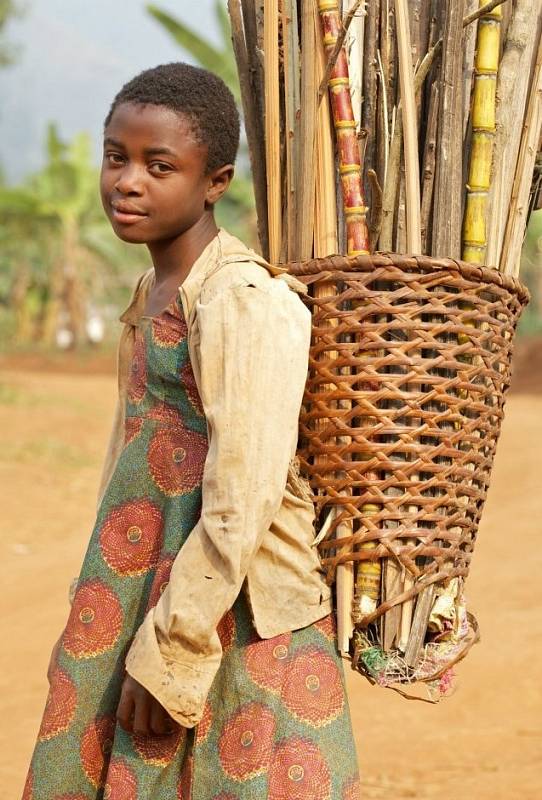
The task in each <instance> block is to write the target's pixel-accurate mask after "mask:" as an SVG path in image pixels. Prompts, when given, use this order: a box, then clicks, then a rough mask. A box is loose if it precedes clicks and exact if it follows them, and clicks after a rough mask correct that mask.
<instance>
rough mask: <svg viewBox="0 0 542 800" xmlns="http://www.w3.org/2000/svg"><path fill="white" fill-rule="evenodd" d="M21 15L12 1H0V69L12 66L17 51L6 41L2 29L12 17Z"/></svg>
mask: <svg viewBox="0 0 542 800" xmlns="http://www.w3.org/2000/svg"><path fill="white" fill-rule="evenodd" d="M21 13H22V12H21V9H20V8H19V6H18V5H17V4H16V3H15V2H14V0H0V67H7V66H9V65H10V64H13V62H14V61H15V59H16V57H17V49H16V48H15V47H14V46H13V45H12V44H10V43H9V42H8V41H6V36H5V32H4V28H5V26H6V24H7V22H8V21H9V20H10V19H11V18H12V17H15V16H20V14H21Z"/></svg>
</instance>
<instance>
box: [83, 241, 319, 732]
mask: <svg viewBox="0 0 542 800" xmlns="http://www.w3.org/2000/svg"><path fill="white" fill-rule="evenodd" d="M284 273H285V270H284V269H282V268H278V267H272V266H270V265H269V264H268V263H267V262H266V261H264V260H263V259H262V258H260V257H259V256H258V255H257V254H256V253H255V252H253V251H252V250H249V249H248V248H247V247H245V245H243V244H242V243H241V242H240V241H239V240H238V239H236V238H235V237H233V236H231V235H230V234H228V233H227V232H226V231H224V230H223V229H221V230H220V231H219V233H218V235H217V236H216V237H215V238H214V239H213V241H212V242H211V243H210V244H209V245H208V246H207V247H206V248H205V250H204V251H203V253H202V254H201V256H200V257H199V258H198V260H197V261H196V262H195V264H194V265H193V267H192V269H191V271H190V273H189V275H188V277H187V278H186V279H185V281H184V282H183V284H182V285H181V286H180V287H179V292H180V296H181V301H182V307H183V311H184V314H185V317H186V320H187V325H188V348H189V353H190V359H191V362H192V368H193V371H194V376H195V379H196V383H197V386H198V389H199V393H200V396H201V400H202V404H203V409H204V412H205V416H206V419H207V430H208V437H209V451H208V455H207V458H206V461H205V467H204V474H203V485H202V492H203V496H202V511H201V516H200V519H199V521H198V522H197V524H196V525H195V527H194V528H193V529H192V531H191V533H190V535H189V537H188V540H187V542H186V543H185V545H184V546H183V548H182V549H181V551H180V552H179V553H178V555H177V557H176V559H175V561H174V564H173V568H172V571H171V577H170V580H169V583H168V585H167V586H166V588H165V590H164V592H163V594H162V595H161V597H160V600H159V601H158V603H157V605H156V607H155V608H153V609H151V610H150V611H149V612H148V614H147V616H146V618H145V620H144V621H143V624H142V625H141V627H140V628H139V630H138V631H137V633H136V636H135V638H134V640H133V643H132V645H131V648H130V650H129V652H128V654H127V657H126V669H127V671H128V672H129V674H130V675H132V676H133V677H134V678H135V679H136V680H137V681H139V682H140V683H141V684H143V685H144V686H145V687H146V688H147V689H148V690H149V692H151V694H153V695H154V696H155V697H156V698H157V699H158V700H159V701H160V703H161V704H162V705H163V706H164V707H165V708H166V709H167V711H168V712H169V713H170V715H171V716H172V717H173V718H174V719H176V720H177V721H178V722H179V723H180V724H181V725H184V726H186V727H192V726H194V725H195V724H197V722H198V721H199V720H200V719H201V716H202V713H203V705H204V702H205V698H206V696H207V693H208V691H209V689H210V686H211V683H212V681H213V678H214V676H215V674H216V672H217V670H218V667H219V664H220V660H221V656H222V648H221V645H220V640H219V637H218V635H217V632H216V629H217V625H218V623H219V621H220V619H221V618H222V616H223V615H224V614H225V613H226V612H227V611H228V609H229V608H231V606H232V605H233V603H234V601H235V599H236V597H237V596H238V594H239V592H240V590H241V589H242V588H243V589H244V590H245V593H246V596H247V598H248V601H249V606H250V608H251V612H252V615H253V621H254V626H255V628H256V630H257V632H258V634H259V635H260V636H261V637H262V638H269V637H272V636H277V635H278V634H280V633H284V632H285V631H289V630H295V629H297V628H302V627H305V626H306V625H309V624H311V623H312V622H315V621H316V620H318V619H321V618H322V617H324V616H326V615H327V614H329V613H330V611H331V597H330V589H329V587H328V586H327V585H326V583H325V581H324V578H323V573H322V570H321V568H320V563H319V560H318V555H317V552H316V548H315V547H314V546H313V538H314V532H313V522H314V508H313V504H312V501H311V498H310V490H309V487H308V484H307V482H306V481H305V480H304V479H303V478H302V477H300V475H299V471H298V465H297V459H296V458H295V451H296V446H297V435H298V415H299V409H300V405H301V400H302V395H303V389H304V385H305V380H306V375H307V364H308V351H309V342H310V328H311V320H310V312H309V311H308V310H307V308H306V307H305V306H304V304H303V303H302V302H301V300H300V298H299V297H298V295H297V294H296V291H297V292H302V291H304V287H303V286H302V284H300V283H299V282H298V281H296V280H295V279H294V278H291V277H290V276H288V275H286V274H284ZM153 282H154V269H153V268H151V269H149V270H148V271H147V272H146V273H145V274H144V275H143V276H142V277H141V278H140V279H139V281H138V284H137V286H136V289H135V292H134V295H133V297H132V301H131V302H130V305H129V306H128V308H127V309H126V311H124V313H123V314H122V315H121V316H120V320H121V321H122V322H124V323H125V326H124V330H123V332H122V334H121V339H120V344H119V352H118V380H119V402H118V405H117V411H116V415H115V421H114V426H113V431H112V434H111V439H110V443H109V448H108V452H107V456H106V460H105V465H104V469H103V475H102V480H101V484H100V489H99V493H98V505H99V504H100V502H101V499H102V497H103V493H104V491H105V489H106V487H107V484H108V482H109V480H110V478H111V475H112V473H113V471H114V469H115V464H116V462H117V459H118V457H119V454H120V452H121V450H122V447H123V442H124V407H125V403H126V389H127V383H128V379H129V373H130V369H131V361H132V354H131V353H132V346H133V340H134V330H135V327H134V326H136V325H137V324H138V320H139V318H140V316H141V314H142V312H143V310H144V308H145V304H146V297H147V294H148V291H149V289H150V288H151V287H152V285H153Z"/></svg>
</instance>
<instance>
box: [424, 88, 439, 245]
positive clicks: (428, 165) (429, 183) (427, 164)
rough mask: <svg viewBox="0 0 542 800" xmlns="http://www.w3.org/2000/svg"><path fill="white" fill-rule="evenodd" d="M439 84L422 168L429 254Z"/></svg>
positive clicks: (434, 93) (432, 99) (431, 107)
mask: <svg viewBox="0 0 542 800" xmlns="http://www.w3.org/2000/svg"><path fill="white" fill-rule="evenodd" d="M438 95H439V87H438V83H436V81H435V83H433V84H431V94H430V97H429V110H428V114H427V133H426V136H425V149H424V154H423V167H422V204H421V211H420V227H421V235H422V253H427V252H428V244H429V233H430V221H431V208H432V205H433V186H434V182H435V160H436V151H437V123H438V106H439V102H438Z"/></svg>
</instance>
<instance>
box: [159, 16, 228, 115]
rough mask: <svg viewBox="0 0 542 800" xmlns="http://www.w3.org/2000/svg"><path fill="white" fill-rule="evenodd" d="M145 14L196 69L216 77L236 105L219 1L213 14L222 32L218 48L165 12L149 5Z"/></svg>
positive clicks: (225, 31) (226, 20)
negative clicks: (224, 86)
mask: <svg viewBox="0 0 542 800" xmlns="http://www.w3.org/2000/svg"><path fill="white" fill-rule="evenodd" d="M147 11H148V12H149V14H151V16H153V17H154V18H155V20H156V21H157V22H159V23H160V25H162V27H163V28H165V30H166V31H167V32H168V33H169V34H170V35H171V36H172V37H173V39H174V40H175V41H176V42H177V44H179V45H180V46H181V47H182V48H183V50H186V51H187V52H188V53H190V55H192V56H193V58H194V59H195V60H196V61H197V62H198V64H199V65H200V66H202V67H204V68H205V69H208V70H210V71H211V72H214V73H215V74H216V75H219V76H220V77H221V78H222V80H223V81H224V83H225V84H226V85H227V86H228V87H229V89H230V90H231V92H232V94H233V96H234V97H235V99H236V100H237V102H239V101H240V99H241V92H240V89H239V79H238V77H237V67H236V64H235V58H234V55H233V48H232V45H231V40H230V37H231V31H230V23H229V17H228V15H227V12H226V9H225V8H224V5H223V4H222V2H221V0H217V2H216V5H215V12H216V15H217V17H218V20H219V24H220V28H221V32H222V39H223V42H222V46H221V47H215V46H214V45H213V44H211V43H210V42H208V41H207V40H206V39H204V38H203V36H200V34H199V33H197V32H196V31H194V30H192V28H190V27H188V25H185V24H184V22H182V21H181V20H179V19H176V18H175V17H173V16H171V14H168V13H167V12H166V11H162V10H161V9H160V8H159V7H158V6H156V5H154V4H153V3H149V4H148V5H147Z"/></svg>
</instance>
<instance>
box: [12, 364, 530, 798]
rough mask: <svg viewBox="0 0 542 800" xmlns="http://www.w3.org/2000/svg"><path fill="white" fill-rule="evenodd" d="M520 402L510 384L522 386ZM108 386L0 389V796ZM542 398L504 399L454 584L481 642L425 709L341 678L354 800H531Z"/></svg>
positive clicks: (72, 559)
mask: <svg viewBox="0 0 542 800" xmlns="http://www.w3.org/2000/svg"><path fill="white" fill-rule="evenodd" d="M522 391H523V392H525V391H526V390H525V387H524V386H522ZM113 400H114V378H113V377H111V376H108V375H103V376H86V375H80V374H77V375H70V374H59V373H49V372H27V371H24V372H23V371H19V372H18V371H13V370H8V371H5V372H4V373H3V375H2V377H1V378H0V430H1V431H2V434H1V435H2V448H1V451H0V485H1V486H2V505H1V508H2V513H1V521H0V528H1V530H2V535H1V537H0V558H1V563H2V566H3V603H2V608H3V613H2V615H1V616H0V641H1V642H2V644H3V647H2V650H1V657H0V692H1V695H0V696H1V700H0V720H1V723H0V724H1V729H0V776H1V777H0V796H1V797H2V798H3V800H19V798H20V795H21V791H22V784H23V781H24V777H25V774H26V768H27V765H28V760H29V758H30V754H31V752H32V748H33V744H34V738H35V736H36V732H37V728H38V725H39V721H40V718H41V714H42V710H43V705H44V702H45V697H46V689H47V684H46V676H45V672H46V667H47V662H48V659H49V653H50V649H51V647H52V645H53V642H54V641H55V639H56V637H57V636H58V634H59V632H60V630H61V629H62V627H63V625H64V623H65V619H66V615H67V608H68V606H67V589H68V585H69V582H70V579H71V577H72V576H73V575H76V574H77V572H78V570H79V567H80V564H81V560H82V558H83V555H84V551H85V549H86V545H87V541H88V536H89V533H90V531H91V529H92V525H93V522H94V499H95V493H96V488H97V480H98V474H99V469H100V464H101V458H102V455H103V452H104V448H105V441H106V436H107V431H108V429H109V424H110V418H111V414H112V408H113ZM541 446H542V394H533V395H528V394H526V393H523V394H515V395H512V396H511V397H510V399H509V403H508V407H507V417H506V420H505V424H504V429H503V433H502V437H501V441H500V443H499V450H498V456H497V462H496V465H495V471H494V475H493V483H492V487H491V491H490V496H489V500H488V504H487V506H486V510H485V514H484V519H483V523H482V527H481V530H480V535H479V542H478V546H477V552H476V555H475V559H474V566H473V571H472V573H471V577H470V579H469V584H468V596H469V604H470V607H471V609H472V610H474V611H475V612H476V614H477V616H478V619H479V622H480V626H481V630H482V642H481V644H479V645H478V646H477V647H476V648H475V649H474V650H473V651H472V652H471V654H470V655H469V657H468V658H467V660H466V661H465V662H463V663H462V664H461V665H460V666H459V668H458V676H459V680H458V690H457V692H456V694H455V695H454V696H453V697H452V698H450V699H448V700H446V701H445V702H444V703H442V704H441V705H439V706H429V705H424V704H421V703H412V702H407V701H405V700H403V699H402V698H401V697H399V696H398V695H395V694H394V693H392V692H389V691H386V690H382V689H377V688H373V687H371V686H370V685H369V684H368V683H367V682H365V681H364V679H362V678H361V677H360V676H357V675H354V674H352V673H350V672H349V673H348V679H349V686H350V699H351V708H352V714H353V719H354V725H355V731H356V738H357V743H358V750H359V757H360V765H361V771H362V776H363V780H362V786H363V793H362V797H363V798H364V800H365V798H367V799H368V798H386V800H391V799H392V798H431V799H432V800H437V799H438V800H519V798H521V800H540V798H541V797H542V691H541V679H540V674H541V668H540V656H541V651H542V645H541V642H542V615H541V613H540V612H541V606H542V598H541V591H540V575H541V574H542V547H541V540H542V486H541V479H540V473H541V469H540V463H541V457H540V451H541V449H542V447H541Z"/></svg>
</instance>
